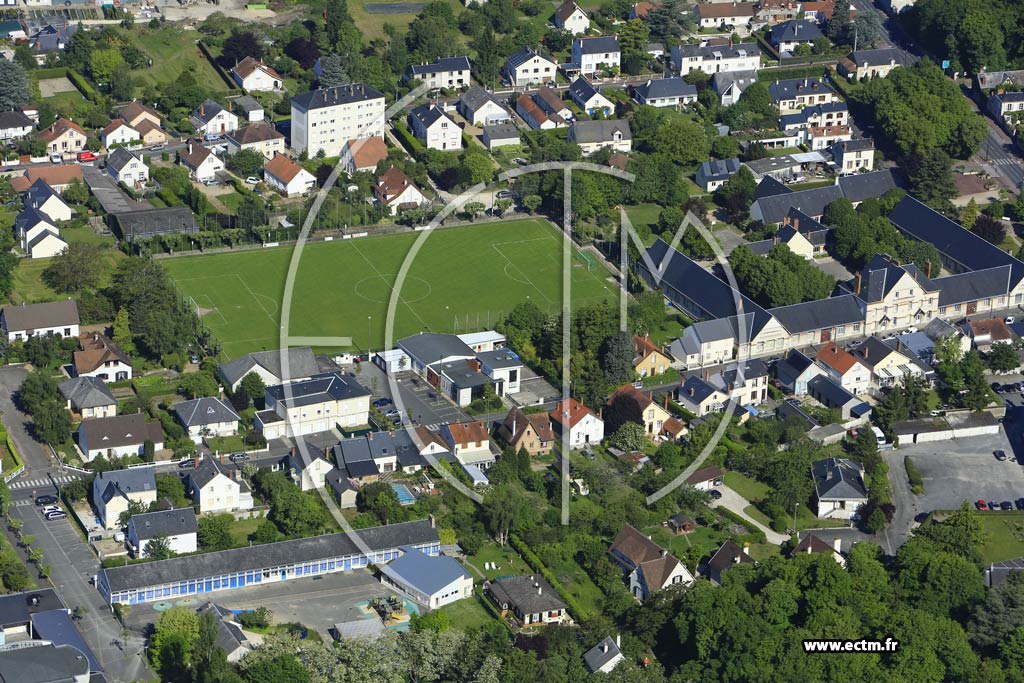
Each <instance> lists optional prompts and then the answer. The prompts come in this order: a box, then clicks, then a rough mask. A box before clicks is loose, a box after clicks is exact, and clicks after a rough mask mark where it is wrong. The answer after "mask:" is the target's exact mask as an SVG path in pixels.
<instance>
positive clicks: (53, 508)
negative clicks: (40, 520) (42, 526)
mask: <svg viewBox="0 0 1024 683" xmlns="http://www.w3.org/2000/svg"><path fill="white" fill-rule="evenodd" d="M41 512H42V513H43V515H44V516H45V515H48V514H50V513H51V512H64V511H63V510H61V509H60V507H58V506H56V505H46V506H44V507H43V509H42V511H41Z"/></svg>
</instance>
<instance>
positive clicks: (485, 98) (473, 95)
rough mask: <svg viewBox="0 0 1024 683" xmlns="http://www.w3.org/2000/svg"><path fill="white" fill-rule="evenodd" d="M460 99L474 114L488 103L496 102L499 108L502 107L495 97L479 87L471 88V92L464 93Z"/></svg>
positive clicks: (473, 86)
mask: <svg viewBox="0 0 1024 683" xmlns="http://www.w3.org/2000/svg"><path fill="white" fill-rule="evenodd" d="M459 99H460V100H461V101H462V104H463V105H464V106H465V107H466V108H468V109H469V110H470V111H473V112H475V111H476V110H477V109H479V108H480V107H482V106H484V105H485V104H487V103H488V102H494V103H495V104H497V105H499V106H500V105H501V103H500V102H498V100H496V99H495V98H494V95H492V94H491V93H489V92H487V91H486V90H484V89H483V88H481V87H480V86H479V85H472V86H470V88H469V90H467V91H466V92H464V93H462V96H461V97H460V98H459Z"/></svg>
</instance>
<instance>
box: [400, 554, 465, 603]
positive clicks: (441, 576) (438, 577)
mask: <svg viewBox="0 0 1024 683" xmlns="http://www.w3.org/2000/svg"><path fill="white" fill-rule="evenodd" d="M380 573H381V574H383V575H385V576H387V577H388V578H390V579H392V580H394V581H395V582H396V583H399V584H404V585H407V586H410V587H412V588H414V589H415V590H417V591H420V592H421V593H424V594H425V595H433V594H434V593H436V592H438V591H439V590H441V589H442V588H444V587H445V586H447V585H449V584H450V583H452V582H453V581H457V580H459V579H460V578H467V579H468V578H470V576H469V572H467V571H466V570H465V569H464V568H463V567H462V565H461V564H459V562H458V560H456V559H455V558H454V557H445V556H443V555H437V556H432V555H427V554H426V553H424V552H422V551H420V550H417V549H416V548H407V547H406V548H402V554H401V555H400V556H399V557H397V558H396V559H394V560H391V562H389V563H388V564H386V565H384V566H383V567H381V568H380Z"/></svg>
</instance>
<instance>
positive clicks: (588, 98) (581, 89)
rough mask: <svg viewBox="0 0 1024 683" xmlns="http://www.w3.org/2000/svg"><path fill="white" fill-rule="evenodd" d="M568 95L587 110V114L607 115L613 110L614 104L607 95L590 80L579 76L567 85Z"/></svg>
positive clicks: (581, 107)
mask: <svg viewBox="0 0 1024 683" xmlns="http://www.w3.org/2000/svg"><path fill="white" fill-rule="evenodd" d="M569 97H570V98H571V99H572V101H573V102H575V103H576V104H578V105H579V107H580V109H582V110H583V111H585V112H587V115H588V116H593V115H595V114H602V115H604V116H607V115H609V114H611V113H612V112H613V111H615V105H614V104H612V101H611V100H609V99H608V98H607V97H605V96H604V95H602V94H601V93H600V92H598V90H597V88H595V87H594V86H593V85H592V84H591V83H590V81H588V80H587V79H585V78H583V77H582V76H580V77H579V78H577V79H576V80H575V81H573V82H572V85H570V86H569Z"/></svg>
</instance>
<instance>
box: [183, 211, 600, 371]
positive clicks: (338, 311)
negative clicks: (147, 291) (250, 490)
mask: <svg viewBox="0 0 1024 683" xmlns="http://www.w3.org/2000/svg"><path fill="white" fill-rule="evenodd" d="M421 236H422V234H414V233H406V234H399V235H385V236H376V237H362V238H356V239H348V240H335V241H332V242H314V243H310V244H307V245H306V246H305V248H304V249H303V252H302V257H301V260H300V262H299V265H298V268H297V270H296V275H295V288H294V294H293V296H292V300H291V307H290V311H291V312H290V319H291V323H290V329H289V330H288V332H289V334H290V335H291V336H292V337H296V336H303V337H351V338H352V346H351V347H350V348H352V349H358V350H365V349H366V348H367V340H368V339H369V342H370V345H371V348H373V349H379V348H381V346H382V345H383V343H384V329H385V317H386V314H387V309H388V301H389V299H390V296H391V289H392V287H393V286H394V283H395V279H396V276H397V273H398V272H399V270H400V268H401V266H402V263H403V261H404V260H405V258H406V255H407V254H408V253H409V250H410V249H411V248H412V245H413V243H414V242H415V241H416V240H417V239H418V238H419V237H421ZM568 248H570V249H572V259H571V268H570V273H571V278H572V279H571V282H572V300H573V303H574V305H580V304H587V303H597V302H600V301H615V300H617V294H616V290H617V288H616V285H615V283H614V282H613V281H612V280H611V274H610V273H609V272H608V271H607V270H606V269H605V268H604V267H603V266H602V265H601V264H600V263H599V262H598V261H597V259H595V258H594V257H593V256H592V255H589V254H588V255H587V256H583V255H582V254H581V253H580V252H579V251H578V250H577V249H576V247H575V246H574V245H571V244H569V245H568ZM562 249H563V240H562V237H561V234H560V233H559V232H558V231H557V230H556V229H555V228H554V227H553V226H552V225H551V224H549V223H548V222H546V221H544V220H540V219H530V220H518V221H507V222H501V223H489V224H483V225H476V226H468V227H454V228H445V229H440V230H437V231H435V232H432V233H429V234H428V236H427V238H426V240H425V241H424V242H423V245H422V247H421V248H420V250H419V252H418V254H417V255H416V257H415V259H414V260H413V262H412V264H411V266H410V269H409V272H408V275H407V277H406V278H405V282H404V284H403V285H402V287H401V289H400V292H399V294H400V303H399V305H398V306H397V308H396V311H395V327H394V339H395V340H397V339H400V338H401V337H404V336H408V335H412V334H416V333H418V332H422V331H431V332H455V333H463V332H473V331H479V330H484V329H490V328H493V327H494V325H495V323H496V322H497V321H499V320H501V319H502V318H503V317H504V316H505V315H506V314H507V313H508V312H509V311H510V310H511V309H512V308H513V307H514V306H515V305H516V304H519V303H521V302H523V301H527V300H530V301H533V302H534V303H536V304H537V305H538V306H539V307H540V308H541V309H542V310H544V311H547V312H548V313H555V312H557V311H558V309H559V307H560V305H561V300H562V253H563V252H562ZM292 254H293V250H292V249H290V248H273V249H264V250H254V251H245V252H240V253H221V254H211V255H203V256H185V257H180V258H171V259H167V260H165V261H163V264H164V265H165V266H166V268H167V269H168V271H169V272H170V274H171V275H172V277H173V278H174V280H175V282H176V283H177V286H178V289H179V291H180V292H181V294H182V295H183V296H186V297H191V298H192V302H193V303H194V305H195V306H196V307H197V308H198V309H199V312H200V314H201V315H202V316H203V320H204V322H205V323H206V324H207V326H208V327H209V328H210V330H211V331H212V332H213V333H214V335H216V337H217V338H218V339H219V340H220V342H221V345H222V347H223V350H224V355H225V356H227V357H235V356H238V355H241V354H243V353H248V352H251V351H259V350H263V349H276V348H279V347H280V345H281V337H280V316H281V309H282V300H283V294H284V285H285V279H286V275H287V273H288V266H289V262H290V260H291V258H292ZM328 348H330V347H328ZM335 348H337V347H335Z"/></svg>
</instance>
